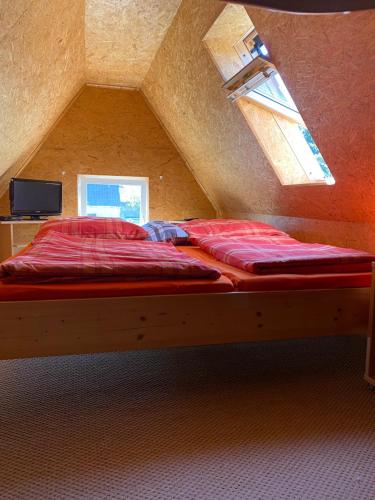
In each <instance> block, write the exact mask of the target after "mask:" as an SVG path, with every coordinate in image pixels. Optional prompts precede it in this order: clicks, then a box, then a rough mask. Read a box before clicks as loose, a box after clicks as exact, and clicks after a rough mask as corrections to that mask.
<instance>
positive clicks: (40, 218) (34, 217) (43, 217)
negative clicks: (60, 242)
mask: <svg viewBox="0 0 375 500" xmlns="http://www.w3.org/2000/svg"><path fill="white" fill-rule="evenodd" d="M23 220H48V217H46V216H45V215H30V219H27V218H24V219H23Z"/></svg>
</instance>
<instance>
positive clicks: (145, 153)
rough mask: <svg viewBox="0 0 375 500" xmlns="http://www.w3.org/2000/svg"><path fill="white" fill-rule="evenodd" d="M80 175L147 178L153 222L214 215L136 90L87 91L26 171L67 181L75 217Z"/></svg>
mask: <svg viewBox="0 0 375 500" xmlns="http://www.w3.org/2000/svg"><path fill="white" fill-rule="evenodd" d="M79 174H86V175H90V174H91V175H93V174H97V175H124V176H127V175H128V176H140V177H149V179H150V217H151V218H153V219H175V218H183V217H214V216H215V215H216V214H215V211H214V209H213V207H212V205H211V204H210V202H209V201H208V199H207V198H206V196H205V195H204V193H203V192H202V190H201V189H200V187H199V186H198V184H197V182H196V181H195V179H194V177H193V176H192V175H191V173H190V171H189V170H188V168H187V167H186V165H185V163H184V161H183V160H182V158H181V156H180V155H179V153H178V152H177V150H176V149H175V147H174V146H173V144H172V143H171V141H170V140H169V138H168V136H167V135H166V133H165V132H164V130H163V129H162V127H161V125H160V123H159V122H158V120H157V119H156V117H155V116H154V115H153V113H152V111H151V110H150V108H149V107H148V106H147V103H146V101H145V99H144V97H143V95H142V94H141V93H140V92H137V91H129V90H121V89H103V88H98V87H86V88H85V89H84V91H83V92H82V93H81V94H80V96H79V97H78V98H77V99H76V100H75V101H74V103H73V104H72V106H71V108H70V109H69V110H68V112H67V113H66V114H65V116H64V117H63V119H62V120H61V121H60V122H59V123H58V125H57V126H56V128H55V129H54V130H53V132H52V133H51V134H50V135H49V137H48V139H47V141H46V142H45V143H44V145H43V147H42V148H41V149H40V150H39V151H38V153H37V154H36V156H35V157H34V158H33V159H32V161H31V162H30V163H29V164H28V165H27V167H26V168H25V169H24V170H23V172H22V176H24V177H26V178H36V179H38V178H39V179H52V180H61V181H62V182H63V186H64V187H63V210H64V215H76V214H77V176H78V175H79ZM8 204H9V202H8V198H7V196H3V198H2V199H1V200H0V212H1V211H2V212H7V211H8Z"/></svg>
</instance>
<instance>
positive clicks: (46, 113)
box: [0, 0, 85, 193]
mask: <svg viewBox="0 0 375 500" xmlns="http://www.w3.org/2000/svg"><path fill="white" fill-rule="evenodd" d="M84 8H85V4H84V0H59V1H58V2H51V1H49V0H34V1H32V2H25V1H24V0H1V1H0V61H1V64H0V193H1V192H3V191H4V187H6V185H7V184H8V181H9V178H10V177H11V176H12V175H15V174H16V173H17V171H18V170H19V169H20V168H21V167H22V166H23V164H24V162H25V161H26V159H27V157H28V156H29V155H30V154H31V152H32V151H33V149H34V148H35V147H36V146H37V145H38V144H39V143H40V141H41V139H42V138H43V136H44V135H45V134H46V133H47V131H48V130H49V129H50V127H51V126H52V125H53V123H54V122H55V121H56V119H57V118H58V117H59V116H60V114H61V112H62V111H63V109H64V108H65V106H66V105H67V104H68V103H69V101H70V100H71V99H72V97H73V96H74V95H75V94H76V93H77V91H78V89H79V88H80V87H81V86H82V84H83V82H84V74H85V39H84Z"/></svg>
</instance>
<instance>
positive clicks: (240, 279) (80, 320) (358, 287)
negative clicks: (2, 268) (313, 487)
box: [0, 247, 370, 359]
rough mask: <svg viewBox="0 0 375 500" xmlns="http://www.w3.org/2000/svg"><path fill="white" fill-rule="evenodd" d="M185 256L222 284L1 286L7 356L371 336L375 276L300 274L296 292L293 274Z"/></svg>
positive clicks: (1, 338) (189, 251)
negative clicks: (216, 274) (255, 271)
mask: <svg viewBox="0 0 375 500" xmlns="http://www.w3.org/2000/svg"><path fill="white" fill-rule="evenodd" d="M179 252H181V253H184V254H185V255H188V256H190V257H191V256H193V257H194V258H198V260H200V261H201V262H203V263H206V264H211V265H212V266H213V267H214V268H216V269H218V270H219V271H220V272H221V276H220V278H218V279H216V280H212V279H208V278H206V279H192V280H186V279H177V280H171V279H168V280H160V279H158V280H155V279H153V280H142V281H138V282H129V281H127V282H122V281H116V280H115V281H111V282H91V281H87V282H83V283H77V282H68V283H36V284H35V283H3V284H1V285H0V315H1V323H0V358H1V359H12V358H26V357H35V356H51V355H68V354H82V353H95V352H111V351H124V350H134V349H150V348H163V347H182V346H189V345H203V344H220V343H232V342H248V341H264V340H276V339H290V338H299V337H318V336H330V335H353V334H365V332H366V327H367V322H368V309H369V287H368V285H369V282H370V275H369V273H346V274H347V275H345V273H341V275H340V273H336V274H335V276H328V275H326V276H314V275H310V276H305V277H301V276H300V277H299V278H298V279H299V280H300V282H299V284H298V285H296V284H295V281H294V284H293V276H290V275H289V276H288V275H280V274H279V275H277V276H271V277H270V276H254V275H252V273H247V272H245V271H243V270H239V269H236V268H234V267H233V266H229V265H227V264H224V263H222V262H220V261H218V260H217V259H214V258H213V257H212V256H211V255H208V254H207V253H202V252H203V251H202V249H198V248H194V247H180V248H179ZM295 278H296V277H295V276H294V280H295ZM275 280H276V281H277V283H276V282H275ZM301 280H302V281H301ZM186 281H188V282H187V283H186ZM299 287H303V288H305V289H302V290H301V289H293V288H299ZM307 287H309V288H308V289H306V288H307Z"/></svg>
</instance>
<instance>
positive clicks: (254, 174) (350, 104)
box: [145, 0, 375, 245]
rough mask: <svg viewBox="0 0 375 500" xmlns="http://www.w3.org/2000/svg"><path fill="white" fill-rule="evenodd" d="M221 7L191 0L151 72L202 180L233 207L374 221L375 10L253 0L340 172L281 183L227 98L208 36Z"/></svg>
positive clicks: (148, 88)
mask: <svg viewBox="0 0 375 500" xmlns="http://www.w3.org/2000/svg"><path fill="white" fill-rule="evenodd" d="M222 8H223V5H221V4H220V3H216V2H215V1H214V0H212V1H211V0H207V1H205V2H200V1H199V0H183V2H182V4H181V7H180V9H179V11H178V13H177V15H176V17H175V19H174V21H173V23H172V25H171V28H170V30H169V31H168V33H167V36H166V38H165V40H164V42H163V44H162V46H161V48H160V50H159V51H158V53H157V56H156V58H155V60H154V61H153V64H152V66H151V68H150V71H149V73H148V75H147V76H146V79H145V92H146V94H147V96H148V98H149V99H150V101H151V102H152V103H153V106H154V107H155V108H156V109H157V112H158V113H159V115H160V116H161V117H162V119H163V121H164V124H165V125H166V127H167V128H168V130H169V131H170V133H171V135H172V136H173V137H174V138H175V140H176V142H177V143H178V144H179V146H180V148H181V150H182V151H183V153H184V155H185V156H186V158H187V159H188V161H189V163H190V165H191V167H192V169H193V170H194V172H195V174H196V175H197V177H198V178H199V179H200V181H201V183H202V184H203V186H204V187H205V188H206V190H207V191H208V192H209V193H210V194H211V196H213V198H214V200H215V202H216V204H217V205H218V206H219V207H220V209H221V211H222V212H223V213H225V214H226V215H231V214H254V213H255V214H256V213H259V214H266V215H281V216H291V217H297V218H300V220H303V219H310V218H311V219H319V220H320V219H321V220H331V221H354V222H356V221H357V222H366V221H368V222H375V189H374V187H375V186H374V183H375V180H374V175H373V172H374V171H375V169H374V167H375V140H374V139H375V138H374V126H373V116H374V111H375V101H374V99H375V94H374V92H373V89H374V77H375V46H374V44H375V37H374V36H373V33H374V32H375V25H374V23H375V12H362V13H353V14H348V15H330V16H293V15H290V14H280V13H275V12H267V11H263V10H261V9H252V10H250V9H249V13H250V15H251V18H252V21H253V22H254V25H255V27H256V29H257V30H258V31H259V33H260V34H261V36H262V37H263V38H264V41H265V42H266V44H267V46H268V47H269V49H270V52H271V56H272V58H273V59H274V61H275V63H276V65H277V66H278V68H279V69H280V72H281V73H282V76H283V78H284V79H285V81H286V83H287V85H288V86H289V88H290V90H291V93H292V95H293V97H294V98H295V100H296V102H297V105H298V106H299V108H300V110H301V112H302V115H303V117H304V119H305V121H306V123H307V125H308V127H309V128H310V130H311V131H312V133H313V135H314V138H315V139H316V142H317V144H318V146H319V148H320V150H321V152H322V154H323V156H324V157H325V159H326V161H327V163H328V165H329V167H330V168H331V171H332V173H333V175H334V177H335V179H336V184H335V185H334V186H281V184H280V182H279V181H278V179H277V178H276V175H275V173H274V172H273V170H272V168H271V166H270V165H269V163H268V161H267V160H266V158H265V156H264V154H263V152H262V151H261V149H260V147H259V145H258V143H257V141H256V139H255V137H254V135H253V134H252V133H251V131H250V130H249V127H248V125H247V124H246V122H245V120H244V118H243V116H242V115H241V113H240V111H239V110H238V109H236V107H234V106H233V105H231V104H229V103H228V102H227V101H226V99H225V97H224V93H223V91H222V90H221V88H220V87H221V83H222V81H221V77H220V75H219V74H218V70H217V68H216V67H215V65H214V63H213V62H212V60H211V59H210V57H209V55H208V53H207V49H206V48H205V47H204V44H203V43H202V38H203V37H204V36H205V34H206V33H207V31H208V30H209V28H210V26H211V25H212V23H213V22H214V20H215V19H216V18H217V16H218V15H219V14H220V11H221V9H222ZM187 25H188V26H189V30H186V29H185V26H187ZM348 46H350V54H349V53H348ZM177 110H179V112H178V113H177ZM301 227H302V226H301ZM307 237H308V234H307ZM358 238H360V236H358ZM374 245H375V241H374Z"/></svg>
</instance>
